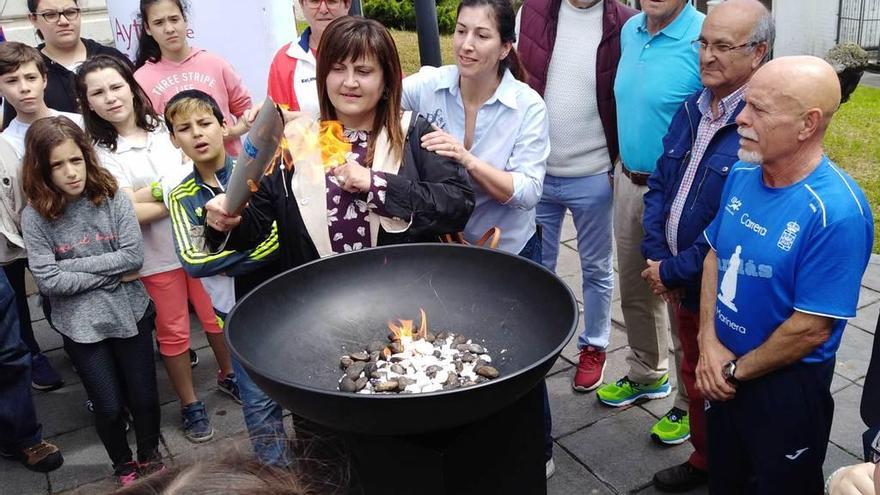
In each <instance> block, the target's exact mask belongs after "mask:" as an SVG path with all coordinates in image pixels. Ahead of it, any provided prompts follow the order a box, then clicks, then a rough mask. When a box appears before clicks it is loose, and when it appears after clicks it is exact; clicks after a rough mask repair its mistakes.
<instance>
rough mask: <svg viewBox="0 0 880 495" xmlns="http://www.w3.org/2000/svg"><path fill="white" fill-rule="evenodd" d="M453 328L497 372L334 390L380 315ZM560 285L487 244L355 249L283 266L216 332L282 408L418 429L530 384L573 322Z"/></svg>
mask: <svg viewBox="0 0 880 495" xmlns="http://www.w3.org/2000/svg"><path fill="white" fill-rule="evenodd" d="M419 308H423V309H424V310H425V311H426V313H427V316H428V325H429V328H430V329H431V330H432V331H434V332H439V331H441V330H446V331H452V332H455V333H463V334H465V335H467V336H468V337H470V338H472V339H473V340H474V341H475V342H478V343H480V344H481V345H485V346H486V347H487V348H488V349H489V350H490V352H491V354H492V356H493V358H494V361H493V365H494V366H495V367H496V368H497V369H498V370H499V372H500V373H501V375H500V377H499V378H497V379H495V380H492V381H490V382H487V383H483V384H480V385H476V386H472V387H467V388H462V389H456V390H450V391H440V392H432V393H425V394H400V395H359V394H351V393H344V392H340V391H339V390H338V389H337V382H338V380H339V378H340V376H341V375H342V371H341V370H340V368H339V358H340V357H341V356H342V355H343V354H346V353H349V352H353V351H356V350H361V349H362V348H363V346H365V345H367V344H369V343H370V342H374V341H383V340H384V339H386V336H387V333H388V330H387V323H388V321H389V320H397V319H399V318H404V319H412V320H415V322H416V325H418V323H419V320H420V319H419ZM577 322H578V307H577V302H576V301H575V298H574V295H573V294H572V292H571V290H570V289H569V288H568V286H567V285H565V283H564V282H562V280H560V279H559V278H558V277H557V276H556V275H554V274H553V273H552V272H550V271H549V270H547V269H545V268H544V267H542V266H541V265H538V264H536V263H533V262H531V261H528V260H526V259H524V258H521V257H518V256H513V255H509V254H506V253H503V252H501V251H497V250H489V249H482V248H476V247H469V246H458V245H443V244H408V245H396V246H386V247H379V248H373V249H365V250H361V251H356V252H352V253H346V254H342V255H338V256H332V257H329V258H325V259H322V260H318V261H314V262H312V263H308V264H306V265H303V266H300V267H297V268H295V269H293V270H290V271H288V272H285V273H282V274H280V275H278V276H276V277H274V278H272V279H270V280H268V281H266V282H265V283H263V284H262V285H260V286H259V287H257V288H256V289H255V290H254V291H253V292H251V293H250V294H248V295H247V296H246V297H244V298H243V299H242V300H241V301H239V303H238V304H237V305H236V306H235V308H233V310H232V312H231V313H230V314H229V317H228V318H227V323H226V335H227V340H228V342H229V345H230V348H231V349H232V352H233V353H234V355H235V357H236V358H237V359H239V360H240V362H241V363H242V364H243V365H244V367H245V368H246V369H247V371H248V373H249V374H250V375H251V378H252V379H253V380H254V382H256V383H257V385H259V386H260V388H262V389H263V390H265V391H266V393H267V394H268V395H269V396H270V397H272V398H273V399H275V400H276V401H277V402H278V403H280V404H281V405H282V406H284V407H286V408H288V409H290V410H291V411H293V412H294V413H296V414H298V415H300V416H303V417H305V418H307V419H310V420H312V421H314V422H316V423H319V424H322V425H324V426H327V427H330V428H333V429H335V430H338V431H347V432H354V433H366V434H376V435H405V434H417V433H426V432H429V431H434V430H441V429H447V428H452V427H455V426H460V425H463V424H467V423H470V422H473V421H475V420H477V419H480V418H483V417H486V416H488V415H490V414H492V413H494V412H496V411H498V410H500V409H502V408H503V407H506V406H507V405H509V404H511V403H513V402H514V401H515V400H517V399H518V398H520V397H521V396H522V395H524V394H525V393H526V392H528V391H529V390H531V389H532V388H533V387H534V386H535V385H536V384H537V383H538V382H539V381H540V380H541V379H542V378H543V377H544V375H545V374H546V373H547V371H549V369H550V367H551V366H552V365H553V362H554V361H555V360H556V357H557V356H558V355H559V353H560V351H562V348H563V347H564V346H565V344H566V343H567V342H568V341H569V339H571V337H572V335H574V332H575V330H576V328H577Z"/></svg>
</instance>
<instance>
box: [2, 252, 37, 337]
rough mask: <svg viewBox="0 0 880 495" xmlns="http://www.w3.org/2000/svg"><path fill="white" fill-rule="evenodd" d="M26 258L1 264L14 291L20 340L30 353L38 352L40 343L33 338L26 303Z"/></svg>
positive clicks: (32, 328)
mask: <svg viewBox="0 0 880 495" xmlns="http://www.w3.org/2000/svg"><path fill="white" fill-rule="evenodd" d="M27 266H28V263H27V258H22V259H18V260H15V261H13V262H12V263H10V264H8V265H4V266H3V270H4V271H5V272H6V277H7V278H8V279H9V285H11V286H12V290H13V291H15V307H16V309H17V310H18V320H19V325H20V327H21V340H23V341H24V343H25V345H26V346H27V347H28V350H29V351H31V354H39V353H40V344H38V343H37V339H36V338H34V327H33V326H31V310H30V308H29V307H28V303H27V289H26V288H25V283H24V269H25V268H27Z"/></svg>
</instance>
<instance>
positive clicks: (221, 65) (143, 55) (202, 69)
mask: <svg viewBox="0 0 880 495" xmlns="http://www.w3.org/2000/svg"><path fill="white" fill-rule="evenodd" d="M206 7H207V5H206ZM140 13H141V34H140V39H139V40H138V43H139V45H138V52H137V60H136V61H135V66H136V67H137V71H135V73H134V76H135V79H137V82H138V84H140V86H141V87H142V88H144V91H145V92H146V93H147V96H149V97H150V101H151V102H152V104H153V108H155V109H156V112H157V113H160V114H161V113H163V112H165V105H167V104H168V100H170V99H171V97H173V96H174V95H176V94H177V93H179V92H181V91H183V90H185V89H198V90H201V91H204V92H205V93H207V94H209V95H211V97H213V98H214V100H216V101H217V104H218V105H220V109H221V110H222V111H223V117H224V120H225V121H226V122H228V123H229V128H228V129H227V135H226V140H225V143H226V152H227V153H229V155H230V156H233V157H237V156H238V155H239V154H241V141H240V140H239V137H240V136H242V135H243V134H245V133H246V132H247V131H248V129H249V127H250V123H249V121H248V119H247V118H243V117H244V113H245V112H246V111H247V110H248V109H249V108H250V107H251V96H250V94H249V93H248V90H247V88H246V87H245V86H244V83H243V82H242V80H241V77H240V76H239V75H238V74H237V73H236V72H235V69H233V68H232V65H230V64H229V62H227V61H226V60H224V59H222V58H220V57H218V56H217V55H214V54H211V53H208V52H206V51H205V50H202V49H198V48H194V47H191V46H190V45H189V41H187V29H188V26H187V18H186V15H187V6H186V1H185V0H141V2H140ZM168 81H175V83H174V84H170V85H169V84H168Z"/></svg>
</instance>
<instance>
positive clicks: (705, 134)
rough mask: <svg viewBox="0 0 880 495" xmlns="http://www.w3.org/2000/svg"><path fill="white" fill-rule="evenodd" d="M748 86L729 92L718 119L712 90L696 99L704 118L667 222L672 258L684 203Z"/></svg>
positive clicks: (676, 249)
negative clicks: (714, 139) (707, 152)
mask: <svg viewBox="0 0 880 495" xmlns="http://www.w3.org/2000/svg"><path fill="white" fill-rule="evenodd" d="M745 89H746V87H745V86H741V87H740V88H739V89H737V90H736V91H734V92H733V93H730V94H729V95H727V96H726V97H725V98H722V99H721V102H719V103H718V110H719V111H720V114H719V115H718V116H713V115H712V105H711V104H712V91H710V90H709V88H706V89H704V90H703V93H702V94H701V95H700V98H699V99H698V100H697V108H699V109H700V113H702V114H703V117H702V118H701V119H700V125H699V127H698V128H697V139H696V140H695V141H694V147H693V149H692V150H691V159H690V161H689V162H688V166H687V169H685V171H684V177H682V178H681V184H680V185H679V187H678V193H676V195H675V199H674V200H673V201H672V207H671V209H670V211H669V218H668V219H667V220H666V243H667V244H669V250H670V251H671V252H672V255H673V256H675V255H677V254H678V222H679V220H681V212H682V211H684V203H685V201H687V197H688V194H690V191H691V186H692V185H693V184H694V177H695V176H696V175H697V168H698V166H699V164H700V162H701V161H702V160H703V155H704V154H705V153H706V149H707V148H708V147H709V143H710V142H712V138H713V137H715V133H717V132H718V131H719V130H720V129H721V128H722V127H724V126H725V125H726V124H727V120H728V119H729V118H730V115H731V114H732V113H733V112H734V111H736V107H737V105H739V103H740V102H741V101H742V98H743V93H744V92H745Z"/></svg>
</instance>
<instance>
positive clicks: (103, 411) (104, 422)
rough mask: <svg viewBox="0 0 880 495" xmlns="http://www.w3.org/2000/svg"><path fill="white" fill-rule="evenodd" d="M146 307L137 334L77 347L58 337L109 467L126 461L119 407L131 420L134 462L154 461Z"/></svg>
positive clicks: (155, 427)
mask: <svg viewBox="0 0 880 495" xmlns="http://www.w3.org/2000/svg"><path fill="white" fill-rule="evenodd" d="M154 318H155V311H154V309H153V305H152V303H151V304H150V307H149V308H147V312H146V313H144V316H143V317H142V318H141V320H140V321H139V322H138V334H137V335H135V336H133V337H129V338H127V339H113V338H111V339H104V340H102V341H100V342H96V343H94V344H79V343H76V342H74V341H72V340H70V339H69V338H67V337H64V345H65V348H66V349H67V352H68V354H70V359H72V360H73V364H74V365H75V366H76V369H77V370H78V371H79V376H80V378H82V382H83V386H84V387H85V389H86V393H87V394H88V396H89V398H90V399H91V400H92V403H93V405H94V408H95V429H96V430H98V436H99V437H100V438H101V442H102V443H103V444H104V448H105V449H107V454H108V455H109V456H110V460H111V461H112V462H113V465H114V466H118V465H120V464H122V463H125V462H129V461H131V460H132V456H131V449H129V447H128V440H127V439H126V438H125V419H124V417H125V416H124V409H125V407H126V406H128V409H129V411H131V415H132V417H133V418H134V431H135V435H136V437H137V447H138V461H139V462H144V461H148V460H151V459H154V458H156V456H157V455H158V449H159V414H160V413H159V393H158V390H157V386H156V366H155V363H153V338H152V333H153V320H154Z"/></svg>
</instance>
